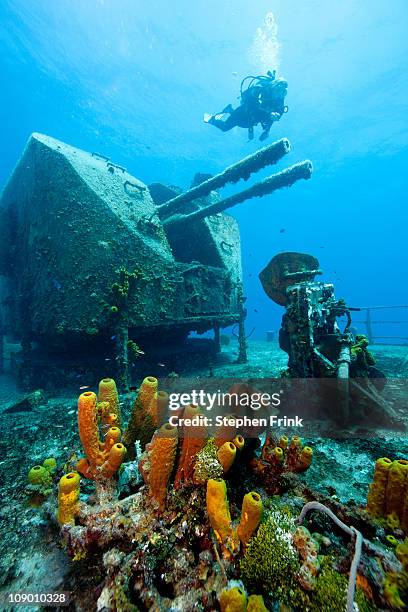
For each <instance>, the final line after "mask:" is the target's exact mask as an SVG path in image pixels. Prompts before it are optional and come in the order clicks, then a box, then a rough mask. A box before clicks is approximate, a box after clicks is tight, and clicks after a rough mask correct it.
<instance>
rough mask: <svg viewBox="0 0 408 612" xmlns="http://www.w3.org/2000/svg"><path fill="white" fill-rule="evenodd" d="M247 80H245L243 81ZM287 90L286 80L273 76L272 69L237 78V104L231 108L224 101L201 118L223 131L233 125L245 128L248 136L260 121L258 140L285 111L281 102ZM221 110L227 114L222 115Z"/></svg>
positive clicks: (267, 133)
mask: <svg viewBox="0 0 408 612" xmlns="http://www.w3.org/2000/svg"><path fill="white" fill-rule="evenodd" d="M248 80H249V84H248V85H246V82H247V81H248ZM287 91H288V83H287V81H286V80H285V79H282V78H281V77H278V78H276V71H275V70H274V71H273V72H271V71H270V70H268V72H267V73H266V75H260V76H247V77H245V78H244V79H243V81H242V82H241V91H240V100H241V103H240V105H239V106H238V107H237V108H236V109H234V108H233V107H232V106H231V104H228V106H226V107H225V108H224V110H223V111H222V112H221V113H216V114H215V115H209V114H207V113H205V114H204V122H205V123H209V124H210V125H215V127H217V128H219V129H220V130H222V131H223V132H228V131H229V130H231V129H232V128H233V127H241V128H247V129H248V138H249V140H252V139H253V137H254V127H255V126H256V125H258V123H260V124H261V126H262V130H263V131H262V134H261V136H260V138H259V140H265V138H267V137H268V136H269V131H270V129H271V127H272V124H273V123H274V122H275V121H279V119H280V118H281V117H282V115H283V114H284V113H286V112H287V111H288V107H287V106H285V104H284V101H285V96H286V94H287ZM225 114H228V115H229V117H228V118H227V119H222V118H221V117H222V115H225Z"/></svg>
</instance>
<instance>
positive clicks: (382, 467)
mask: <svg viewBox="0 0 408 612" xmlns="http://www.w3.org/2000/svg"><path fill="white" fill-rule="evenodd" d="M391 465H392V461H391V459H388V457H381V458H380V459H377V461H376V462H375V469H374V476H373V482H372V483H371V484H370V488H369V490H368V496H367V512H368V513H369V514H371V516H373V517H380V516H384V514H385V492H386V489H387V481H388V472H389V469H390V467H391Z"/></svg>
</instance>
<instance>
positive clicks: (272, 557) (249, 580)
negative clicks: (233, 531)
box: [240, 508, 302, 604]
mask: <svg viewBox="0 0 408 612" xmlns="http://www.w3.org/2000/svg"><path fill="white" fill-rule="evenodd" d="M295 530H296V525H295V521H294V519H293V518H292V517H291V516H290V515H289V514H287V513H284V512H281V511H279V510H278V509H277V508H274V509H273V510H272V511H271V512H268V514H267V515H266V518H265V521H264V522H263V523H261V524H260V526H259V529H258V532H257V533H256V535H254V536H253V537H252V538H251V540H250V541H249V544H248V547H247V549H246V551H245V554H244V556H243V558H242V559H241V562H240V568H241V577H242V580H243V581H244V584H245V586H247V587H248V588H249V589H250V590H252V591H255V592H258V593H259V592H262V593H264V594H265V595H267V594H268V593H270V592H271V591H273V592H274V594H275V595H276V597H277V598H278V599H280V600H281V601H282V603H286V604H291V603H292V604H294V603H295V602H296V601H299V598H300V599H302V594H301V589H300V586H299V585H298V584H297V583H296V579H295V576H296V574H297V573H298V571H299V569H300V564H299V560H298V555H297V551H296V549H295V548H294V546H293V543H292V538H293V533H294V532H295ZM291 592H292V593H293V597H291V596H290V593H291Z"/></svg>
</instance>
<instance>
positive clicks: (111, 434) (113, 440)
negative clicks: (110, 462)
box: [104, 427, 122, 452]
mask: <svg viewBox="0 0 408 612" xmlns="http://www.w3.org/2000/svg"><path fill="white" fill-rule="evenodd" d="M121 434H122V432H121V431H120V429H119V427H109V429H108V432H107V434H106V436H105V444H104V450H105V452H109V451H110V449H111V448H112V446H113V445H114V444H117V442H120V437H121Z"/></svg>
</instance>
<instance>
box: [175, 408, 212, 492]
mask: <svg viewBox="0 0 408 612" xmlns="http://www.w3.org/2000/svg"><path fill="white" fill-rule="evenodd" d="M200 415H201V413H200V410H199V408H198V406H194V405H193V404H190V405H189V406H186V407H185V409H184V413H183V419H193V418H194V417H199V416H200ZM181 435H182V437H183V443H182V446H181V453H180V459H179V464H178V467H177V472H176V477H175V479H174V488H175V489H178V488H179V487H180V486H181V485H182V484H192V482H193V476H194V464H195V458H196V455H197V453H199V452H200V450H201V449H202V448H204V446H205V444H206V442H207V429H206V427H205V426H204V425H201V424H198V425H196V426H194V427H192V426H183V430H182V434H181Z"/></svg>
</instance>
